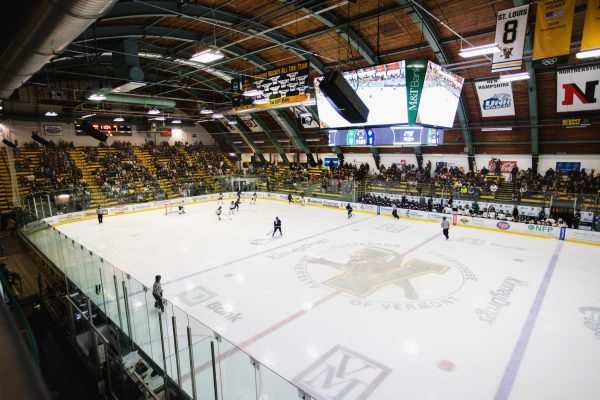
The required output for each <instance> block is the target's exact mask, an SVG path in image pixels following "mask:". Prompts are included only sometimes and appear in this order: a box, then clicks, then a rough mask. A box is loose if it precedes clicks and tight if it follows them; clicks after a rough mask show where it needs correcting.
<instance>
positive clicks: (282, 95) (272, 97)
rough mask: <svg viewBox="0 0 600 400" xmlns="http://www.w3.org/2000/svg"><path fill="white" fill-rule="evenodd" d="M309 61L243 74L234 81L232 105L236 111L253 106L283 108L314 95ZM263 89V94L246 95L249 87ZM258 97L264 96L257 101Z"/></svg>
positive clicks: (307, 99) (255, 107) (297, 103)
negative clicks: (250, 74)
mask: <svg viewBox="0 0 600 400" xmlns="http://www.w3.org/2000/svg"><path fill="white" fill-rule="evenodd" d="M309 74H310V68H309V63H308V62H307V61H302V62H298V63H295V64H290V65H286V66H284V67H279V68H275V69H271V70H268V71H264V72H261V73H259V74H256V75H253V77H252V78H249V77H240V78H236V79H233V80H232V81H231V92H232V96H231V108H232V110H233V111H244V110H252V109H257V110H259V109H266V108H281V107H290V106H293V105H300V104H302V103H304V102H306V101H310V100H311V99H312V96H311V93H310V90H309V82H308V76H309ZM252 89H256V90H260V91H262V92H263V93H262V95H260V96H255V97H249V96H244V95H243V93H244V92H245V91H246V90H252ZM255 100H263V101H264V103H262V104H255Z"/></svg>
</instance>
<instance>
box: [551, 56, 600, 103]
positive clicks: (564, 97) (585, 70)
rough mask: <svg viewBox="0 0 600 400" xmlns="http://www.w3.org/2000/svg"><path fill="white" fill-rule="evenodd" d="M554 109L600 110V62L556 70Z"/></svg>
mask: <svg viewBox="0 0 600 400" xmlns="http://www.w3.org/2000/svg"><path fill="white" fill-rule="evenodd" d="M556 91H557V93H556V111H557V112H570V111H590V110H600V64H592V65H580V66H576V67H569V68H562V69H559V70H557V71H556Z"/></svg>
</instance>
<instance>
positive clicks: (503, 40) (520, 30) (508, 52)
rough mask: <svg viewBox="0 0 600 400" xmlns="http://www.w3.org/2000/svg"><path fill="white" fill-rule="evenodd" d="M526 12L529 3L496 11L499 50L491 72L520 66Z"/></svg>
mask: <svg viewBox="0 0 600 400" xmlns="http://www.w3.org/2000/svg"><path fill="white" fill-rule="evenodd" d="M528 14H529V5H525V6H521V7H515V8H509V9H508V10H503V11H500V12H498V17H497V18H496V21H497V22H496V43H497V44H498V46H499V47H500V50H501V52H500V53H494V59H493V62H492V72H499V71H508V70H511V69H520V68H521V60H522V59H523V44H524V43H525V32H526V30H527V16H528ZM511 115H512V114H511Z"/></svg>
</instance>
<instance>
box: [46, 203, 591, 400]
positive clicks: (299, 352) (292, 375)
mask: <svg viewBox="0 0 600 400" xmlns="http://www.w3.org/2000/svg"><path fill="white" fill-rule="evenodd" d="M229 201H230V200H227V201H225V202H224V204H223V212H222V214H221V220H219V219H218V217H217V215H216V214H215V210H216V209H217V202H216V201H208V202H202V203H198V204H185V213H183V214H179V213H177V212H169V213H166V212H165V209H164V208H161V209H157V210H153V211H145V212H137V213H131V214H123V215H116V216H112V215H108V216H106V218H105V219H104V222H103V223H102V224H98V222H97V220H96V219H95V218H94V219H88V220H84V221H79V222H75V223H67V224H62V225H60V224H59V225H58V226H57V229H59V230H60V231H61V232H63V233H64V234H66V235H67V236H68V237H70V238H72V239H74V240H76V241H77V242H79V243H81V244H82V245H83V246H85V247H87V248H88V249H89V250H91V251H92V252H93V253H95V254H96V255H98V256H99V257H102V258H103V259H104V260H106V261H107V262H109V263H111V264H113V265H114V266H115V267H117V268H119V269H120V270H122V271H123V272H125V273H128V274H131V276H132V277H133V278H135V279H137V280H138V281H139V282H141V283H142V284H143V285H145V286H146V287H149V288H151V287H152V284H153V282H154V277H155V275H161V276H162V287H163V290H164V297H165V299H166V300H167V309H168V308H169V305H173V306H176V307H178V308H180V309H181V310H183V311H185V312H187V313H189V314H190V315H191V316H193V317H195V318H196V319H198V320H199V321H201V322H202V323H204V324H205V325H206V326H207V327H209V328H210V329H205V331H206V332H205V335H204V336H202V335H200V336H198V337H197V338H195V340H196V342H195V344H194V345H195V346H196V345H197V346H198V353H200V352H201V351H206V349H201V347H202V343H203V342H202V341H203V340H204V339H206V338H207V337H209V336H210V335H212V334H213V333H212V332H211V331H210V330H213V331H214V332H216V333H218V334H219V335H222V337H223V338H224V339H226V340H227V341H229V342H231V343H232V344H233V345H235V346H237V347H239V348H241V349H242V350H244V351H245V352H247V353H248V354H250V355H251V356H252V357H253V358H254V359H256V360H258V361H259V362H260V363H261V364H263V365H265V366H267V367H269V368H270V369H271V370H272V371H273V372H275V373H276V374H279V375H281V376H282V377H284V378H285V379H287V380H288V381H290V382H292V383H294V384H295V385H296V386H298V387H300V388H301V389H302V390H304V391H305V392H306V393H309V394H311V395H313V396H314V397H315V398H317V399H336V400H337V399H339V400H349V399H352V400H354V399H377V400H388V399H389V400H392V399H428V400H437V399H440V400H441V399H444V400H464V399H476V400H481V399H494V400H502V399H512V400H533V399H545V400H548V399H556V400H559V399H560V400H563V399H578V400H584V399H589V400H592V399H598V398H599V397H600V379H598V374H599V373H600V290H599V288H600V262H599V261H598V260H599V257H598V256H599V255H600V248H599V247H597V246H592V245H585V244H580V243H573V242H565V241H559V240H556V239H552V238H538V237H531V236H526V235H520V234H509V233H504V232H495V231H490V230H483V229H476V228H469V227H455V226H451V227H450V239H449V240H445V238H444V237H443V235H442V231H441V228H440V226H439V223H429V222H425V221H417V220H414V219H409V218H401V219H400V220H394V219H393V218H391V217H388V216H383V215H380V216H378V215H374V214H370V213H364V212H361V211H360V210H355V211H354V216H353V217H352V218H347V215H346V210H345V209H341V208H340V209H333V208H328V207H313V206H300V205H298V204H292V205H289V204H288V203H287V201H286V202H284V201H276V200H270V199H262V198H259V199H258V201H257V203H256V204H250V199H249V198H247V199H246V198H244V199H243V201H242V203H241V205H240V209H239V211H237V212H235V213H233V214H232V215H229ZM275 217H279V219H280V220H281V221H282V233H283V235H281V236H280V235H279V233H277V235H276V236H274V237H273V236H272V231H273V221H274V219H275ZM90 262H94V260H92V261H90ZM73 265H76V263H74V264H73ZM128 290H129V295H130V296H139V297H140V299H141V300H140V301H153V300H145V299H142V298H144V297H150V298H151V293H150V292H148V293H144V292H143V291H142V288H141V287H138V288H135V287H132V288H130V289H128ZM173 312H174V311H173ZM150 313H151V314H152V313H154V314H152V315H149V316H148V318H158V311H156V310H151V312H150ZM168 313H169V311H168V310H167V311H166V314H167V315H168ZM132 314H133V315H132V319H133V323H134V324H135V323H136V322H135V321H137V320H139V321H140V324H142V323H144V321H145V319H144V317H143V316H139V318H138V316H137V315H136V313H135V310H133V312H132ZM181 319H184V317H183V316H182V317H181ZM177 320H178V324H179V323H180V322H179V321H180V318H179V316H178V318H177ZM165 323H166V324H167V325H168V324H169V322H168V319H167V322H165ZM181 324H182V326H184V325H183V324H184V322H181ZM170 329H171V327H170V326H169V330H170ZM178 329H185V327H182V328H179V327H178ZM196 331H198V330H196ZM134 333H135V332H134ZM183 335H184V333H182V337H183ZM201 336H202V337H201ZM157 337H159V336H158V334H157V333H156V332H147V333H145V334H144V336H143V337H140V338H139V339H140V340H141V341H142V342H143V343H141V344H140V345H141V346H142V347H143V348H144V349H145V350H146V351H147V352H149V353H151V352H152V351H156V348H155V347H156V340H157ZM181 340H183V339H180V341H181ZM144 346H146V347H144ZM183 353H185V352H183ZM241 354H242V353H241V352H239V351H237V352H236V350H235V349H233V350H232V351H230V352H227V353H225V355H224V356H223V355H222V356H221V359H220V362H221V363H223V368H222V369H221V371H220V373H221V374H222V375H223V377H222V378H223V381H224V382H227V380H226V379H225V378H227V374H230V376H233V377H235V379H231V380H229V382H230V384H231V385H233V386H235V385H238V386H239V390H234V391H232V392H231V393H235V395H230V396H229V398H231V399H234V398H235V399H245V398H254V397H252V396H254V393H247V392H245V388H246V384H245V382H246V380H248V381H250V380H253V379H254V377H246V376H242V375H240V374H237V375H236V371H235V365H238V364H237V363H231V365H232V367H231V368H229V369H228V368H227V361H226V360H224V358H230V359H235V358H236V357H239V356H240V355H241ZM181 356H182V357H185V354H182V355H181ZM182 364H188V362H187V361H186V362H185V363H182ZM198 364H200V362H198V363H196V367H197V369H198V367H199V365H198ZM174 365H175V362H174V361H171V360H168V363H167V369H169V368H173V369H174V368H175V366H174ZM200 369H201V368H200ZM172 372H173V371H169V373H172ZM197 372H198V371H197ZM181 374H182V384H183V385H184V386H186V385H190V382H189V381H190V379H192V378H191V374H190V371H189V369H188V370H187V371H181ZM262 374H263V377H264V379H269V377H270V374H271V372H270V371H268V370H265V371H264V372H262ZM195 379H197V384H198V385H210V384H211V383H210V380H211V378H210V377H209V376H202V371H199V372H198V373H197V375H196V378H195ZM253 390H254V389H253ZM247 396H250V397H247ZM295 397H297V393H294V392H293V391H291V392H290V399H293V398H295ZM262 398H263V399H267V398H269V399H278V396H277V395H272V396H269V395H263V397H262ZM279 398H281V396H279ZM283 400H287V399H283Z"/></svg>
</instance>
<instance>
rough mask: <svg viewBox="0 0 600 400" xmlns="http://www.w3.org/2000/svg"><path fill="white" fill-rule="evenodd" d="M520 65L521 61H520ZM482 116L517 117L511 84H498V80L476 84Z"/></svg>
mask: <svg viewBox="0 0 600 400" xmlns="http://www.w3.org/2000/svg"><path fill="white" fill-rule="evenodd" d="M519 63H520V61H519ZM475 87H476V88H477V97H479V107H480V109H481V116H482V117H484V118H486V117H501V116H506V115H515V105H514V98H513V92H512V86H511V83H510V82H498V79H491V80H487V81H479V82H475Z"/></svg>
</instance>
